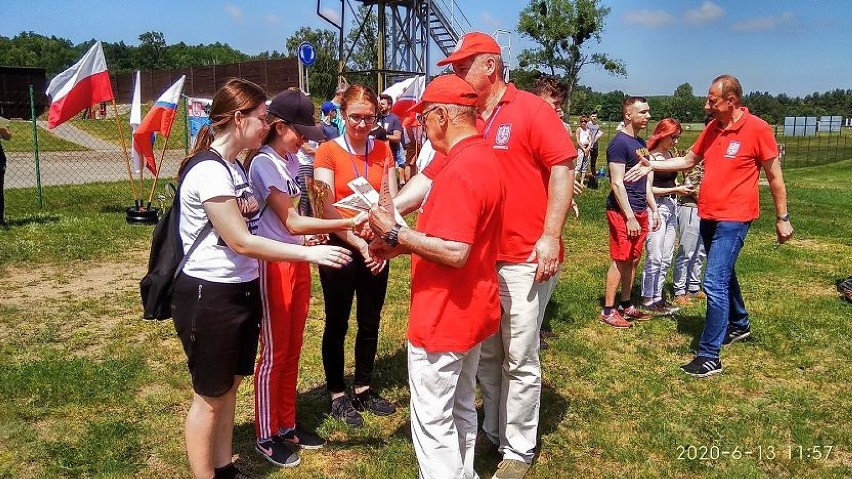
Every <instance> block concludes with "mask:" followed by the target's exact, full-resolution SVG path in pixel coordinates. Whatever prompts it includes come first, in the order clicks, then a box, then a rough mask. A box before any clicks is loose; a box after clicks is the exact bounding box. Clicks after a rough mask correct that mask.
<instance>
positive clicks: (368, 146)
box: [343, 134, 370, 179]
mask: <svg viewBox="0 0 852 479" xmlns="http://www.w3.org/2000/svg"><path fill="white" fill-rule="evenodd" d="M343 141H344V142H345V143H346V151H347V153H349V154H350V155H352V156H354V157H356V158H357V157H358V154H357V153H356V152H355V149H354V148H352V145H350V144H349V137H348V136H347V135H345V134H344V135H343ZM369 148H370V139H369V138H367V143H366V144H365V145H364V179H367V166H368V163H367V157H368V156H370V154H369V152H368V150H369ZM350 161H352V169H353V170H355V177H356V178H357V177H359V176H361V173H360V172H359V171H358V166H357V165H356V164H355V160H353V159H351V158H350Z"/></svg>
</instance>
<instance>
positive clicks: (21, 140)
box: [3, 120, 88, 153]
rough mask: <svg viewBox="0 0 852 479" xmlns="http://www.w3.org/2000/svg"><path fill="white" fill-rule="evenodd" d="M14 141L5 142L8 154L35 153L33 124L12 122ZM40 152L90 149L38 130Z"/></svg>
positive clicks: (10, 125)
mask: <svg viewBox="0 0 852 479" xmlns="http://www.w3.org/2000/svg"><path fill="white" fill-rule="evenodd" d="M9 128H10V129H11V130H12V139H11V140H9V141H4V142H3V150H4V151H5V152H7V153H26V152H32V151H33V124H32V123H31V122H29V121H18V120H16V121H12V122H11V123H9ZM38 145H39V151H86V150H87V149H88V148H85V147H83V146H80V145H78V144H76V143H72V142H70V141H66V140H63V139H62V138H59V137H57V136H55V135H53V134H52V133H50V132H49V131H47V130H45V129H43V128H39V129H38Z"/></svg>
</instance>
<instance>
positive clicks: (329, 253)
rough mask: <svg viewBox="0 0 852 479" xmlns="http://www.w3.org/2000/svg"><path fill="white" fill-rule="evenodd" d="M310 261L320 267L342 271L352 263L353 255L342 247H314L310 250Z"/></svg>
mask: <svg viewBox="0 0 852 479" xmlns="http://www.w3.org/2000/svg"><path fill="white" fill-rule="evenodd" d="M308 261H309V262H311V263H314V264H318V265H320V266H329V267H332V268H335V269H340V268H342V267H344V266H346V265H347V264H349V262H350V261H352V253H350V252H349V250H348V249H346V248H341V247H340V246H328V245H318V246H312V247H310V248H309V249H308Z"/></svg>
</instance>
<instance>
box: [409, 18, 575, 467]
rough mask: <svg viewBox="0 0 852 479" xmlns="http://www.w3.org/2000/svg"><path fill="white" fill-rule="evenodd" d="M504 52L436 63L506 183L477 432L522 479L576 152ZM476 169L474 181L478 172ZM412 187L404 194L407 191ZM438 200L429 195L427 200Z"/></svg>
mask: <svg viewBox="0 0 852 479" xmlns="http://www.w3.org/2000/svg"><path fill="white" fill-rule="evenodd" d="M500 51H501V50H500V46H499V45H498V44H497V42H496V41H494V39H493V38H491V37H490V36H489V35H486V34H484V33H478V32H474V33H468V34H467V35H465V36H464V37H462V39H461V40H460V42H459V44H458V46H457V47H456V51H455V52H454V53H453V54H452V55H450V56H449V57H447V58H445V59H444V60H442V61H440V62H438V65H439V66H440V65H447V64H452V66H453V70H454V72H455V74H456V75H457V76H458V77H460V78H462V79H464V80H465V81H467V82H468V83H470V84H471V85H472V86H473V88H474V90H475V91H476V93H477V105H476V108H477V111H478V113H479V115H480V119H481V120H482V125H483V128H482V133H483V136H484V137H485V141H486V142H487V143H488V144H489V145H490V146H491V149H492V151H493V152H494V154H495V155H496V156H497V159H498V160H499V161H498V164H499V165H500V169H501V173H502V175H503V178H504V184H505V186H506V199H505V207H504V220H503V232H502V234H501V239H500V246H499V253H498V255H497V275H498V279H499V285H500V301H501V304H502V311H503V315H502V317H501V320H500V326H501V333H500V334H495V335H494V336H492V337H490V338H488V339H487V340H486V341H485V342H484V343H483V344H482V352H481V357H480V362H479V370H478V372H477V379H478V380H479V384H480V388H481V391H482V398H483V403H484V410H485V420H484V422H483V431H484V433H485V435H486V436H487V437H488V439H489V440H491V442H493V443H494V444H495V445H498V446H499V450H500V453H501V454H502V455H503V461H501V462H500V465H499V467H498V469H497V472H496V473H495V475H494V477H495V478H498V479H499V478H504V479H505V478H514V477H523V476H524V475H525V474H526V472H527V470H528V469H529V466H530V464H531V463H532V460H533V456H534V454H535V448H536V443H537V434H538V417H539V406H540V399H541V364H540V362H539V330H540V328H541V322H542V319H543V317H544V311H545V307H546V306H547V303H548V301H549V300H550V296H551V294H552V293H553V290H554V287H555V285H556V275H557V273H558V272H559V264H560V262H561V261H562V254H563V251H562V245H561V237H562V227H563V226H564V224H565V218H566V215H567V212H568V209H569V207H570V205H571V201H572V199H573V187H572V185H573V183H574V158H576V157H577V150H576V149H575V148H574V145H573V144H572V143H571V138H570V136H569V135H568V132H567V131H565V128H564V127H563V126H562V122H561V121H560V120H559V117H558V116H557V115H556V112H555V111H554V110H553V108H551V107H550V106H549V105H547V104H546V103H545V102H544V101H543V100H542V99H540V98H538V97H536V96H535V95H533V94H531V93H528V92H524V91H519V90H518V89H517V88H515V86H514V85H509V84H507V83H506V82H505V80H504V79H503V60H502V58H501V56H500ZM443 164H444V162H442V161H438V159H437V158H436V159H435V160H434V161H433V162H432V163H431V164H430V166H429V167H427V168H426V169H425V170H424V172H423V174H422V175H418V176H420V177H421V178H419V179H417V180H415V179H412V181H410V182H409V184H410V186H406V188H405V189H403V191H402V192H400V195H399V196H398V197H397V198H396V199H394V202H395V203H396V204H397V205H398V208H399V209H400V210H402V211H410V210H412V209H414V208H416V207H417V205H419V204H420V201H421V200H422V198H423V197H424V196H425V194H426V192H427V191H428V189H429V178H431V179H433V180H436V179H437V178H438V174H439V173H441V174H443V173H442V171H441V166H442V165H443ZM472 171H476V172H477V174H478V170H472ZM407 190H408V191H407ZM434 194H436V193H435V192H432V193H430V194H429V196H430V197H431V196H432V195H434Z"/></svg>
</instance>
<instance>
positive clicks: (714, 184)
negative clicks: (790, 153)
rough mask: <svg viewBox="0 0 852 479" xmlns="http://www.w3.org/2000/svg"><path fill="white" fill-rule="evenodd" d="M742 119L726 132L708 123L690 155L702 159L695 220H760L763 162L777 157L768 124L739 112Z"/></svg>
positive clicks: (773, 137)
mask: <svg viewBox="0 0 852 479" xmlns="http://www.w3.org/2000/svg"><path fill="white" fill-rule="evenodd" d="M742 112H743V116H742V117H740V119H739V120H737V122H736V123H734V124H733V125H731V126H730V127H728V128H724V127H723V126H722V125H720V124H719V121H718V120H715V119H714V120H713V121H711V122H710V123H709V124H708V125H707V127H705V128H704V131H702V132H701V135H699V136H698V139H697V140H696V141H695V144H694V145H692V148H691V150H692V152H693V153H695V154H696V155H698V156H700V157H702V158H704V179H703V180H702V182H701V193H700V194H699V195H698V216H700V217H701V218H703V219H706V220H715V221H752V220H754V219H756V218H757V217H758V216H760V200H759V198H760V193H759V191H758V186H757V181H758V179H759V178H760V169H761V167H762V166H763V162H764V161H767V160H771V159H773V158H775V157H777V156H778V145H777V144H776V143H775V135H774V134H773V133H772V127H770V126H769V124H768V123H766V122H765V121H763V120H762V119H760V118H759V117H756V116H754V115H752V114H751V113H749V111H748V108H745V107H743V108H742Z"/></svg>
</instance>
